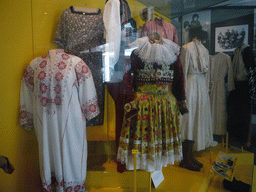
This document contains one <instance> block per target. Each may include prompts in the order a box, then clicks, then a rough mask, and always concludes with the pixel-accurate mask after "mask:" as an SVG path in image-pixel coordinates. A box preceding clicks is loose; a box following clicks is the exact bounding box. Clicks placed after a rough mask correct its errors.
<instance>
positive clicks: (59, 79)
mask: <svg viewBox="0 0 256 192" xmlns="http://www.w3.org/2000/svg"><path fill="white" fill-rule="evenodd" d="M63 77H64V76H63V74H62V73H61V72H58V73H56V75H55V79H56V80H57V81H58V82H59V81H61V80H62V79H63Z"/></svg>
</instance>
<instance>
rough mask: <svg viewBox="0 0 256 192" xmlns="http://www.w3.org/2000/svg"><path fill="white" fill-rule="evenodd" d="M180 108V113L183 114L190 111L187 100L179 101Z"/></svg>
mask: <svg viewBox="0 0 256 192" xmlns="http://www.w3.org/2000/svg"><path fill="white" fill-rule="evenodd" d="M178 103H179V109H180V113H181V114H182V115H184V114H185V113H188V107H187V103H186V101H185V100H182V101H179V102H178Z"/></svg>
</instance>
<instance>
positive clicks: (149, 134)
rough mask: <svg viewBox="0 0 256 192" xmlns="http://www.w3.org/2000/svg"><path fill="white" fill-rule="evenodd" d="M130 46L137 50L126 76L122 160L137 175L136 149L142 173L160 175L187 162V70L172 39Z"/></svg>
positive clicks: (133, 53)
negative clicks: (184, 128)
mask: <svg viewBox="0 0 256 192" xmlns="http://www.w3.org/2000/svg"><path fill="white" fill-rule="evenodd" d="M131 46H135V47H137V48H136V49H135V50H134V51H133V52H132V55H131V69H130V70H129V71H128V72H127V73H126V74H125V76H124V86H123V90H124V92H123V94H124V97H125V101H126V102H125V103H126V104H125V106H124V107H125V112H124V120H123V126H122V130H121V136H120V141H119V148H118V156H117V159H118V161H119V162H121V163H122V164H126V169H128V170H133V169H134V165H133V154H132V150H133V149H136V150H138V151H139V153H138V156H137V169H142V170H146V171H148V172H150V171H155V170H161V168H162V167H166V166H167V164H174V162H175V161H180V160H182V143H181V132H180V131H181V130H180V125H179V119H180V113H181V112H182V113H186V112H187V110H186V107H185V102H184V100H185V92H184V89H183V88H184V87H183V76H182V68H181V66H180V63H179V62H177V60H178V55H179V52H180V48H179V46H178V45H177V44H175V43H173V42H172V41H170V40H168V39H163V44H151V43H150V42H149V38H148V37H143V38H140V39H138V40H136V41H135V42H134V43H132V45H131ZM160 53H161V54H160ZM133 89H134V90H135V91H134V92H133ZM172 92H173V93H172ZM176 98H177V99H176Z"/></svg>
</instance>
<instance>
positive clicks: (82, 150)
mask: <svg viewBox="0 0 256 192" xmlns="http://www.w3.org/2000/svg"><path fill="white" fill-rule="evenodd" d="M98 114H99V108H98V103H97V96H96V91H95V87H94V82H93V77H92V73H91V71H90V69H89V68H88V66H87V65H86V64H85V63H84V61H83V60H81V59H80V58H79V57H76V56H73V55H68V54H66V53H65V52H64V50H63V49H57V50H50V51H49V53H48V54H47V55H44V56H42V57H38V58H35V59H34V60H32V61H31V63H30V64H29V65H28V67H27V68H26V70H25V72H24V74H23V77H22V82H21V89H20V118H21V121H20V123H21V125H22V126H24V127H25V128H26V129H27V130H33V129H34V130H35V133H36V136H37V139H38V145H39V159H40V173H41V180H42V184H43V189H44V191H58V192H62V191H79V192H81V191H85V190H84V182H85V178H86V166H87V140H86V119H87V120H90V119H92V118H93V117H95V116H97V115H98Z"/></svg>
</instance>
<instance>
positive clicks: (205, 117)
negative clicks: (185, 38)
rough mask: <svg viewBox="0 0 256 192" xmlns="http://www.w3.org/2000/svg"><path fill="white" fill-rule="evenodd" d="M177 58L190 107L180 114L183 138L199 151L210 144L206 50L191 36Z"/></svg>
mask: <svg viewBox="0 0 256 192" xmlns="http://www.w3.org/2000/svg"><path fill="white" fill-rule="evenodd" d="M180 58H181V63H182V67H183V71H184V77H185V82H186V83H185V91H186V97H187V99H186V101H187V107H188V111H189V113H188V114H185V115H183V116H182V117H181V124H180V126H181V130H182V140H186V139H187V140H194V141H195V144H194V149H195V150H197V151H200V150H203V149H205V148H207V147H210V146H211V145H213V132H212V118H211V106H210V105H211V104H210V96H209V79H208V78H209V75H208V76H207V73H209V68H210V58H209V52H208V50H207V49H206V48H205V47H204V46H203V45H202V43H201V42H200V41H198V40H193V41H192V42H190V43H188V44H186V45H184V46H183V47H182V50H181V56H180Z"/></svg>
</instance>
